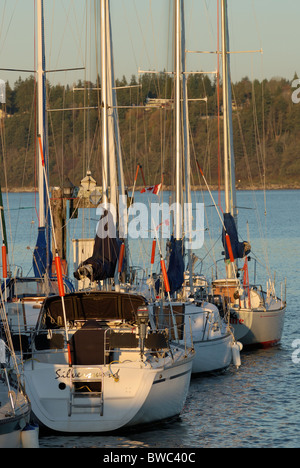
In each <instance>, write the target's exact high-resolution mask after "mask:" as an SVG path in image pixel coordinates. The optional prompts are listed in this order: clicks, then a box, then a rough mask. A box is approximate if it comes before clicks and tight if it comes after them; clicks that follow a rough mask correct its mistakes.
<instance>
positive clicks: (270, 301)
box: [202, 0, 286, 347]
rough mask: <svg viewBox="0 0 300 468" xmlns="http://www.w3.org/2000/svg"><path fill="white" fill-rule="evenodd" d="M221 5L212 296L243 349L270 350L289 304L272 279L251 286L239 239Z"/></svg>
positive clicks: (247, 249)
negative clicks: (219, 194)
mask: <svg viewBox="0 0 300 468" xmlns="http://www.w3.org/2000/svg"><path fill="white" fill-rule="evenodd" d="M221 3H222V60H223V112H224V178H225V213H224V217H223V222H222V224H223V236H222V241H223V247H224V253H225V264H226V278H223V279H216V280H214V281H213V282H212V294H213V296H214V298H215V300H216V302H218V303H219V304H222V303H223V305H224V304H225V307H224V308H225V309H227V310H228V311H229V313H230V323H231V325H232V327H233V330H234V335H235V338H236V339H237V340H239V341H240V342H241V343H242V344H243V346H244V347H253V346H254V347H257V346H258V347H269V346H274V345H276V344H278V343H279V342H280V340H281V336H282V332H283V326H284V317H285V311H286V302H285V300H283V299H281V298H279V297H277V295H276V292H275V287H274V282H273V281H272V280H271V279H270V281H269V286H268V289H267V291H264V290H263V289H262V286H261V285H257V284H250V282H249V273H248V258H249V254H250V251H251V246H250V244H249V243H248V242H240V240H239V236H238V229H237V220H238V212H237V201H236V189H235V159H234V148H233V131H232V97H231V76H230V58H229V32H228V12H227V0H222V2H221ZM202 175H203V174H202ZM238 260H243V261H244V266H243V267H242V269H241V270H242V271H243V279H242V281H241V280H240V279H239V278H238V274H237V273H238V266H237V262H238ZM221 307H222V308H223V306H221Z"/></svg>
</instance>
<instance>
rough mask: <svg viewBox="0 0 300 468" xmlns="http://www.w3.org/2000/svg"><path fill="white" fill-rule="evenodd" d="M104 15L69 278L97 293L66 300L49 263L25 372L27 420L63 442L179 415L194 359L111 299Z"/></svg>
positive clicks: (115, 253) (122, 300)
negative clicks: (91, 159) (87, 242)
mask: <svg viewBox="0 0 300 468" xmlns="http://www.w3.org/2000/svg"><path fill="white" fill-rule="evenodd" d="M109 5H110V4H109V1H108V0H101V3H100V15H101V76H102V86H101V94H102V100H101V102H102V107H101V109H102V160H103V164H102V168H103V171H102V175H103V205H102V208H103V212H102V215H101V218H100V221H99V227H98V231H97V232H98V235H97V236H96V239H95V246H94V253H93V256H92V257H91V258H89V259H87V260H86V261H85V262H83V264H82V265H80V266H79V268H78V272H76V274H78V275H81V276H84V275H85V276H88V277H92V278H93V281H95V282H97V283H98V284H99V286H100V289H101V290H95V291H81V292H74V293H68V294H66V293H65V290H64V284H63V279H62V273H61V263H60V259H59V257H58V256H57V254H56V259H55V261H56V266H57V277H58V284H59V295H58V296H51V297H47V298H46V299H45V301H44V302H43V305H42V308H41V311H40V315H39V319H38V323H37V326H36V328H35V330H34V333H33V334H32V336H31V343H30V348H29V351H30V353H31V358H30V359H28V360H26V361H25V362H24V376H25V382H26V389H27V392H28V395H29V397H30V401H31V404H32V410H33V413H34V415H35V417H36V419H37V420H38V421H39V423H40V424H41V425H43V426H46V427H47V428H49V429H51V430H54V431H60V432H66V433H72V432H73V433H74V432H76V433H78V432H79V433H80V432H81V433H86V432H97V433H103V432H111V431H115V430H117V429H120V428H123V427H129V426H136V425H144V424H148V423H153V422H158V421H161V420H164V419H169V418H173V417H175V416H177V415H179V413H180V412H181V410H182V408H183V405H184V403H185V400H186V397H187V393H188V389H189V383H190V378H191V371H192V363H193V359H194V356H195V353H194V350H193V349H192V348H189V347H188V346H182V345H181V344H180V343H174V342H173V340H172V338H171V337H172V330H173V327H170V330H168V331H169V333H166V330H160V329H159V328H158V327H157V326H156V324H155V323H154V322H153V320H152V317H151V316H150V314H149V309H148V304H147V301H146V300H145V298H144V297H142V296H139V295H133V294H127V293H123V292H120V291H118V290H117V288H115V290H113V289H112V283H113V282H114V280H115V279H116V276H118V272H119V268H117V267H118V264H119V262H120V261H121V258H120V252H122V250H123V249H121V248H120V242H119V236H116V235H115V226H114V223H113V222H112V223H111V222H110V221H111V220H113V216H112V213H111V211H110V206H109V203H108V202H109V188H110V187H109V182H108V174H109V173H111V174H112V170H111V171H110V172H109V170H110V159H109V152H108V125H107V117H108V116H107V112H108V106H107V89H109V87H111V86H112V84H111V82H110V79H108V76H109V75H108V74H107V69H108V68H109V63H110V62H109V60H108V57H109V56H110V54H109V50H111V49H110V38H111V35H110V17H109ZM112 182H113V183H114V185H115V186H117V180H112ZM110 193H112V191H111V190H110ZM50 214H51V210H50ZM101 226H102V227H103V229H104V231H105V232H106V234H107V235H106V236H104V237H103V236H102V235H101V232H102V231H101ZM53 236H54V244H55V245H56V242H55V232H54V233H53ZM173 333H175V334H176V333H177V331H176V330H175V328H174V331H173Z"/></svg>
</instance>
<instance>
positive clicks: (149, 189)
mask: <svg viewBox="0 0 300 468" xmlns="http://www.w3.org/2000/svg"><path fill="white" fill-rule="evenodd" d="M160 189H161V184H157V185H152V186H151V187H145V188H143V189H142V190H141V193H153V194H154V195H158V194H159V192H160Z"/></svg>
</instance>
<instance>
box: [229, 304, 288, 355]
mask: <svg viewBox="0 0 300 468" xmlns="http://www.w3.org/2000/svg"><path fill="white" fill-rule="evenodd" d="M279 304H282V303H281V302H280V303H279ZM285 310H286V309H285V306H283V307H280V308H277V309H270V310H266V309H239V310H236V309H231V310H230V323H231V326H232V327H233V330H234V335H235V338H236V339H237V340H238V341H240V342H241V343H242V344H243V346H244V347H250V346H253V347H254V346H257V347H262V348H268V347H271V346H275V345H277V344H278V343H279V342H280V341H281V337H282V332H283V327H284V317H285Z"/></svg>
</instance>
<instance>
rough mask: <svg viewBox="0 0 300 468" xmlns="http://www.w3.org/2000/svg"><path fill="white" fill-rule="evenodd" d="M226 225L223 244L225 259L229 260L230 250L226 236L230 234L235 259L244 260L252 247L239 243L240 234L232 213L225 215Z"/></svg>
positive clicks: (245, 243)
mask: <svg viewBox="0 0 300 468" xmlns="http://www.w3.org/2000/svg"><path fill="white" fill-rule="evenodd" d="M224 225H225V229H226V232H225V230H224V229H223V235H222V242H223V246H224V249H225V258H226V260H229V253H228V248H227V245H226V240H225V235H226V234H228V235H229V237H230V242H231V247H232V252H233V256H234V258H244V257H245V256H246V255H248V254H249V253H250V250H251V249H250V245H249V244H248V242H239V238H238V232H237V228H236V224H235V221H234V218H233V216H232V215H231V214H230V213H224Z"/></svg>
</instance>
